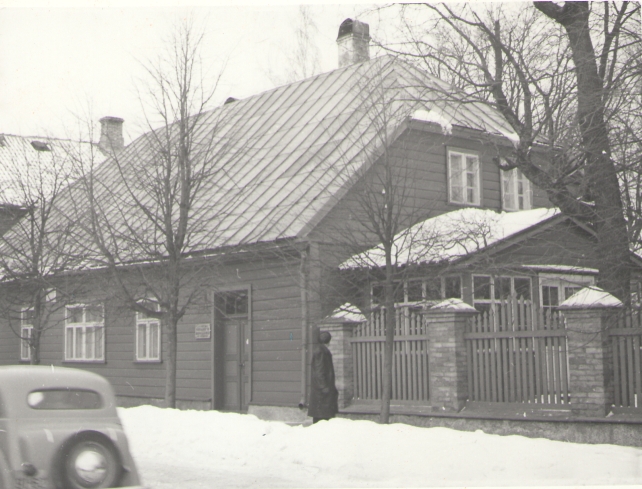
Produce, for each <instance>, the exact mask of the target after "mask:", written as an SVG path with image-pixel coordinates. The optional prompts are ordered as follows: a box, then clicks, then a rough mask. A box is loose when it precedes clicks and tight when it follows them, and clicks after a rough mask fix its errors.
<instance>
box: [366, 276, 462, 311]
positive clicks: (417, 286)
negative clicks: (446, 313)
mask: <svg viewBox="0 0 642 489" xmlns="http://www.w3.org/2000/svg"><path fill="white" fill-rule="evenodd" d="M371 294H372V297H371V299H372V303H373V304H383V300H384V288H383V284H381V283H375V284H372V288H371ZM394 294H395V304H412V303H416V302H421V301H424V300H426V301H440V300H442V299H451V298H458V299H461V277H460V276H459V275H451V276H447V277H433V278H427V279H415V280H408V281H405V282H395V283H394Z"/></svg>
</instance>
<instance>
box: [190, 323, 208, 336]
mask: <svg viewBox="0 0 642 489" xmlns="http://www.w3.org/2000/svg"><path fill="white" fill-rule="evenodd" d="M211 337H212V328H211V326H210V324H209V323H205V324H197V325H196V326H194V338H196V339H197V340H209V339H210V338H211Z"/></svg>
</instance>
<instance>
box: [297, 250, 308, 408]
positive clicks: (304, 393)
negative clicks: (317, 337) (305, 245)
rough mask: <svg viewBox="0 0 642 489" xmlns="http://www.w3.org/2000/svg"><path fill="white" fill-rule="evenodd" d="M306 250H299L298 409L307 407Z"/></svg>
mask: <svg viewBox="0 0 642 489" xmlns="http://www.w3.org/2000/svg"><path fill="white" fill-rule="evenodd" d="M307 265H308V252H307V251H305V250H304V251H302V252H301V264H300V266H299V280H300V284H301V399H300V400H299V409H304V408H306V407H307V405H308V403H307V393H308V386H307V383H308V290H307V289H308V274H307Z"/></svg>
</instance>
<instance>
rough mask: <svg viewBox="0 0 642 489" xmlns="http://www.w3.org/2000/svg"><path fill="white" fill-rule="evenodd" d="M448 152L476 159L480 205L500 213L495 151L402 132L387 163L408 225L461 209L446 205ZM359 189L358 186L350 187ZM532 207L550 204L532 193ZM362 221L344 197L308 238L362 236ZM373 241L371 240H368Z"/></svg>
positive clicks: (367, 178)
mask: <svg viewBox="0 0 642 489" xmlns="http://www.w3.org/2000/svg"><path fill="white" fill-rule="evenodd" d="M449 147H452V148H458V149H464V150H470V151H473V152H475V153H477V154H478V155H479V157H480V165H481V174H480V177H481V186H482V199H481V206H482V207H484V208H490V209H496V210H501V191H500V185H501V183H500V178H501V177H500V169H499V166H498V165H497V163H496V162H495V161H494V158H496V157H497V149H496V148H495V147H494V146H492V145H490V144H482V143H481V142H479V141H475V140H471V139H465V138H462V137H455V136H445V135H442V134H437V133H432V132H430V133H429V132H424V131H419V130H407V131H406V132H404V134H403V135H401V136H400V137H399V138H398V140H397V141H395V143H394V144H393V146H392V149H391V158H392V161H394V165H395V166H397V167H398V168H399V171H400V174H402V175H404V176H405V177H408V178H406V179H404V185H407V187H406V189H405V190H407V191H408V198H407V201H406V202H405V206H404V207H405V209H404V212H405V215H406V217H407V218H408V219H409V220H411V221H412V222H413V223H414V222H418V221H420V220H423V219H426V218H428V217H434V216H435V215H438V214H441V213H444V212H449V211H452V210H456V209H458V208H461V207H462V206H461V205H457V204H450V203H449V202H448V177H447V175H448V173H447V172H448V170H447V149H448V148H449ZM381 171H382V166H381V165H380V164H375V165H374V166H373V167H372V168H371V169H370V170H369V171H368V172H367V173H366V174H365V175H364V177H362V178H363V183H362V185H363V186H364V187H365V188H366V189H367V188H370V187H371V186H372V185H373V184H375V182H377V178H378V177H379V175H380V172H381ZM357 187H358V184H357V186H356V187H355V188H357ZM533 206H534V207H549V206H551V203H550V201H549V200H548V199H547V198H546V195H545V193H544V192H542V191H540V190H539V189H536V188H534V189H533ZM363 219H367V217H365V215H364V213H363V211H362V209H360V205H359V201H358V200H357V198H356V197H355V195H354V194H353V192H352V191H351V192H348V193H347V194H346V195H345V196H343V198H342V199H341V200H340V201H339V202H338V203H337V204H336V205H335V206H334V207H333V208H332V210H330V211H329V212H328V214H327V215H326V216H325V218H324V219H323V220H322V221H321V222H320V223H319V224H318V226H317V227H316V228H315V230H314V231H313V233H311V236H312V237H313V239H318V240H320V241H328V239H330V240H332V239H335V240H337V239H338V240H341V238H344V239H345V238H346V236H349V235H350V232H349V231H350V230H354V231H355V232H357V231H362V228H361V226H360V225H359V222H361V221H362V220H363ZM372 239H374V238H372Z"/></svg>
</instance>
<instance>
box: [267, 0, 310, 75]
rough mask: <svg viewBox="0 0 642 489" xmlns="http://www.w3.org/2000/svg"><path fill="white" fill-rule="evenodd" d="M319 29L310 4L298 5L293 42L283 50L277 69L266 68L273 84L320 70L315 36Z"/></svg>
mask: <svg viewBox="0 0 642 489" xmlns="http://www.w3.org/2000/svg"><path fill="white" fill-rule="evenodd" d="M318 33H319V29H318V27H317V25H316V22H315V21H314V14H313V11H312V7H311V6H310V5H300V6H299V11H298V16H297V20H296V27H295V29H294V37H295V42H294V43H293V45H292V48H291V49H289V50H288V51H285V52H283V53H282V54H283V56H284V62H283V63H281V62H280V63H279V65H281V64H282V65H284V67H285V69H284V71H282V70H283V66H279V68H278V70H274V69H273V68H272V67H268V68H267V76H268V78H269V79H270V80H271V81H272V82H273V83H274V84H275V85H284V84H286V83H294V82H297V81H300V80H304V79H305V78H309V77H311V76H314V75H317V74H318V73H319V72H320V70H321V67H320V63H319V48H318V46H317V36H318Z"/></svg>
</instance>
